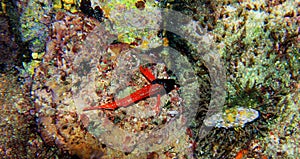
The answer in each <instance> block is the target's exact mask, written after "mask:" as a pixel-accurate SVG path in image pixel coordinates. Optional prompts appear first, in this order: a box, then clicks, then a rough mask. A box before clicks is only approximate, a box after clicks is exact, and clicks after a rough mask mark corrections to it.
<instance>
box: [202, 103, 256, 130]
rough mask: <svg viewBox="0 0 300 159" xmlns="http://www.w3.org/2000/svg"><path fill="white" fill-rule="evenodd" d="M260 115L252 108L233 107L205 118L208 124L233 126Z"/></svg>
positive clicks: (224, 126)
mask: <svg viewBox="0 0 300 159" xmlns="http://www.w3.org/2000/svg"><path fill="white" fill-rule="evenodd" d="M258 117H259V112H258V111H257V110H254V109H250V108H243V107H237V108H231V109H226V110H225V112H220V113H218V114H214V115H212V116H210V117H208V118H206V119H205V120H204V124H205V125H206V126H214V127H218V128H221V127H223V128H231V127H237V126H242V127H243V126H244V125H245V124H246V123H248V122H252V121H254V120H255V119H256V118H258Z"/></svg>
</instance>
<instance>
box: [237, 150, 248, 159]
mask: <svg viewBox="0 0 300 159" xmlns="http://www.w3.org/2000/svg"><path fill="white" fill-rule="evenodd" d="M247 153H248V150H245V149H243V150H240V151H239V152H238V153H237V154H236V156H235V159H243V158H244V157H245V155H246V154H247Z"/></svg>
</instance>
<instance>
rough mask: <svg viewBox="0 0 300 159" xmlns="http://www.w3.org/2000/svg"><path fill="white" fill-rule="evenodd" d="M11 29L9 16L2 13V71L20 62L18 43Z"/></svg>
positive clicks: (0, 60) (0, 34) (0, 68)
mask: <svg viewBox="0 0 300 159" xmlns="http://www.w3.org/2000/svg"><path fill="white" fill-rule="evenodd" d="M9 29H10V25H9V19H8V17H7V16H4V15H0V56H1V58H0V72H4V71H7V70H9V69H11V68H12V66H13V65H15V64H18V62H19V61H18V59H17V56H19V54H20V52H19V50H18V44H17V43H16V42H15V36H14V35H13V34H12V33H11V31H10V30H9Z"/></svg>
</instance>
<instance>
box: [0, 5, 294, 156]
mask: <svg viewBox="0 0 300 159" xmlns="http://www.w3.org/2000/svg"><path fill="white" fill-rule="evenodd" d="M5 2H6V1H4V3H3V4H2V3H1V4H2V7H3V6H4V7H5ZM17 2H19V3H20V1H17ZM27 2H28V1H26V2H21V3H27ZM29 2H34V3H28V5H27V4H26V5H24V6H22V5H20V6H18V7H22V8H24V11H25V12H24V14H27V15H23V16H22V20H21V21H22V24H24V25H23V26H22V27H21V28H19V29H20V30H21V31H22V32H23V34H24V37H23V40H24V41H28V42H29V44H30V49H31V50H32V51H38V52H32V59H34V62H32V63H27V62H28V61H26V62H25V63H26V64H24V66H25V69H26V68H27V69H26V70H25V71H27V72H26V73H27V74H30V75H33V74H34V85H33V89H32V94H33V96H32V99H34V100H35V101H34V102H35V103H34V106H35V109H36V110H37V113H36V112H35V110H33V108H32V107H33V105H31V104H32V103H33V102H32V103H30V102H28V101H30V100H32V99H28V97H26V98H23V97H22V95H20V96H19V95H16V94H15V95H12V94H10V93H7V90H10V91H9V92H15V93H20V94H21V92H25V93H28V94H29V91H30V90H26V89H23V87H19V86H20V85H21V84H19V83H15V82H12V83H9V84H8V83H7V82H4V81H5V80H6V81H10V80H11V81H13V78H11V77H9V78H1V82H0V83H1V84H2V83H3V84H2V85H1V84H0V88H2V87H3V86H4V85H5V86H6V85H7V86H9V87H10V88H9V89H5V91H4V92H2V90H3V89H0V90H1V103H4V104H2V105H3V107H4V109H1V111H2V112H1V114H2V116H1V119H5V120H2V121H1V124H2V125H3V126H4V129H1V133H0V134H1V135H2V134H4V135H3V136H4V137H3V138H1V144H0V154H1V155H2V156H4V155H7V158H32V156H35V155H36V156H38V157H39V158H51V156H53V154H55V153H60V154H64V152H69V153H70V154H72V155H74V156H73V157H75V158H77V157H80V158H91V157H102V158H113V157H116V156H117V157H119V158H133V157H135V158H147V157H148V158H176V157H177V158H179V157H182V156H183V157H185V158H193V157H195V156H196V157H198V158H242V157H243V158H276V157H280V158H293V157H295V156H299V153H300V152H299V148H298V145H299V141H300V134H299V133H300V132H299V131H298V130H299V129H300V128H299V119H300V115H299V114H300V113H299V101H300V100H299V89H300V83H299V69H300V63H299V48H300V43H299V40H300V36H299V23H300V18H299V13H300V10H299V8H300V7H299V6H300V3H299V1H298V0H297V1H292V0H283V1H277V0H275V1H238V2H235V1H228V0H225V1H223V0H222V1H221V0H216V1H205V3H204V2H203V1H191V0H187V1H185V2H184V3H182V2H181V1H170V2H168V1H155V3H156V4H157V5H158V6H160V5H161V6H166V7H170V8H173V9H177V10H182V12H184V13H188V15H192V16H193V18H195V19H197V20H198V21H197V22H195V23H192V24H188V25H186V27H184V28H180V29H182V30H185V31H186V32H185V33H187V34H190V35H191V36H192V37H195V38H194V39H197V35H198V34H195V31H196V32H197V33H199V32H201V35H202V30H201V29H200V30H198V29H199V27H197V26H199V25H201V26H205V28H206V27H207V28H208V30H210V31H211V32H209V35H210V37H213V38H214V41H216V42H217V43H218V49H219V52H218V53H219V54H220V56H219V57H221V58H223V60H224V61H225V66H224V68H225V69H226V71H227V72H226V75H227V77H228V79H227V93H228V98H227V99H226V104H228V105H229V106H230V107H232V106H243V107H235V108H232V109H224V110H225V112H222V113H215V115H208V118H207V119H206V120H204V121H203V116H204V115H205V113H199V114H198V117H199V119H197V122H194V123H192V127H191V129H187V130H186V135H183V136H181V137H180V138H178V139H177V140H174V141H173V142H172V143H170V144H169V145H168V146H167V147H165V148H164V149H162V150H160V151H157V152H149V153H146V154H138V155H139V156H137V155H135V154H133V153H130V154H128V153H123V152H118V151H115V150H112V149H110V148H109V146H107V145H101V143H100V142H98V139H96V138H95V137H94V136H93V135H91V134H89V132H88V128H92V127H89V125H90V124H94V125H95V123H96V122H94V121H93V120H91V118H90V117H91V116H88V115H87V114H83V113H81V112H80V111H78V110H80V107H79V108H78V105H76V104H74V100H73V99H74V96H73V93H74V92H77V91H80V89H76V86H80V84H82V83H81V82H82V79H79V78H74V80H73V77H74V74H76V73H77V74H82V75H88V74H91V71H94V73H99V74H96V76H95V77H100V76H101V78H103V79H105V76H106V74H105V72H104V73H103V72H101V71H99V72H97V71H96V70H93V69H92V67H90V66H89V65H88V64H87V63H85V62H81V65H76V66H75V67H74V63H73V62H74V61H76V60H75V57H79V56H78V55H79V54H80V51H79V50H81V48H82V47H83V45H86V44H82V43H81V42H82V41H84V40H85V39H86V37H87V36H88V34H89V33H90V32H91V31H92V30H93V29H94V28H95V26H97V25H99V23H97V22H96V20H95V19H92V16H91V17H90V18H87V16H86V15H83V14H82V13H81V11H80V10H79V9H80V7H78V6H79V5H80V3H79V1H74V0H54V1H47V0H46V1H43V0H29ZM47 2H49V3H50V4H48V3H47ZM81 2H82V1H81ZM106 2H111V3H107V4H103V5H102V4H101V5H99V4H96V3H99V1H92V3H93V4H92V5H94V6H91V7H93V8H94V10H97V11H99V13H96V11H93V13H92V14H91V15H93V16H94V15H97V16H95V17H96V18H97V17H98V18H99V19H100V20H103V19H102V13H104V14H105V15H104V17H106V18H108V19H109V18H115V19H110V20H115V21H117V22H121V23H123V22H124V21H125V22H126V20H128V19H130V18H134V17H131V16H128V15H127V16H123V15H122V14H120V15H119V16H120V17H121V18H119V19H118V18H116V17H114V15H112V16H111V15H110V14H112V13H113V14H115V13H119V11H122V10H123V9H124V8H135V7H136V8H137V9H140V10H144V11H149V10H147V7H149V4H150V3H151V2H152V1H151V0H147V1H146V2H145V1H139V0H138V2H139V3H137V2H136V1H135V0H125V1H117V0H112V1H106ZM21 3H20V4H21ZM51 3H52V4H53V5H52V6H53V9H54V10H52V8H47V6H51ZM103 3H105V2H103ZM123 3H124V4H123ZM193 3H195V4H193ZM42 4H43V5H45V4H46V5H45V6H46V7H45V6H44V7H41V6H42ZM33 5H34V6H33ZM151 5H152V4H151ZM28 6H29V7H28ZM99 6H101V9H103V12H102V10H101V11H100V9H99V8H96V7H99ZM27 7H28V8H27ZM145 8H146V9H145ZM49 9H50V10H51V12H50V13H51V16H46V17H45V18H44V19H43V17H44V15H47V14H49ZM35 10H36V12H32V11H35ZM65 10H68V11H70V12H74V13H75V12H79V13H77V14H70V13H68V12H67V13H66V12H64V11H65ZM111 10H113V11H112V12H111ZM149 14H152V13H151V12H149ZM31 15H33V16H31ZM136 16H139V15H136ZM33 17H35V18H34V19H36V21H33V22H32V20H33V19H32V18H33ZM148 17H150V19H151V18H153V19H155V18H157V17H154V16H153V15H152V16H148ZM158 17H159V16H158ZM122 18H124V19H125V20H124V19H122ZM99 19H98V20H99ZM140 19H142V20H143V17H139V18H137V19H135V20H137V21H138V20H140ZM49 20H51V21H49ZM100 20H99V21H100ZM0 22H3V23H0V25H2V26H1V31H2V27H3V32H1V33H3V34H1V41H0V42H2V43H1V44H4V45H2V46H4V47H3V49H2V50H1V51H3V52H1V51H0V52H1V55H4V56H2V57H3V58H2V57H1V58H0V64H1V62H3V63H9V67H11V66H13V65H12V64H13V60H14V59H15V55H16V54H14V53H12V52H13V51H15V50H16V49H15V46H16V45H15V43H14V42H13V39H11V38H8V37H11V36H10V35H11V34H10V32H9V31H7V28H8V27H9V26H8V25H7V24H8V23H7V21H5V20H4V21H1V20H0ZM134 22H136V21H134ZM154 22H155V20H154ZM130 24H131V23H130ZM133 24H137V23H133ZM169 24H170V23H169ZM169 24H168V25H169ZM31 27H33V29H32V30H30V28H31ZM128 28H129V27H123V28H122V27H121V28H118V30H117V31H116V32H118V31H123V30H122V29H124V30H125V31H127V32H128V33H127V34H120V35H119V37H118V40H120V41H121V42H123V43H121V44H120V45H114V46H110V47H109V49H107V51H109V52H110V53H112V52H113V53H112V55H113V56H111V57H109V58H112V59H114V58H116V56H115V54H123V53H124V55H125V53H126V52H127V51H128V50H129V49H130V47H132V45H130V44H129V43H131V42H133V41H134V40H136V39H135V38H136V37H142V41H139V42H140V43H137V44H138V45H139V46H137V47H140V48H143V49H144V50H147V49H148V48H149V47H150V48H151V47H152V46H154V44H158V42H159V40H160V39H159V38H153V37H151V36H153V35H156V34H157V32H155V31H154V32H151V33H147V32H131V31H132V30H130V29H128ZM110 33H113V32H110ZM102 34H104V32H100V34H99V37H98V38H97V39H98V40H101V39H102V38H101V36H102ZM2 35H3V36H2ZM36 35H38V36H40V37H43V38H41V39H35V36H36ZM147 35H151V36H147ZM167 35H168V34H167ZM105 36H107V37H109V36H108V35H105ZM172 36H173V35H169V36H168V37H167V38H165V39H164V43H163V46H165V47H166V46H169V45H173V46H174V41H172V40H170V39H172V38H170V37H172ZM45 37H47V40H46V39H44V38H45ZM144 37H147V38H144ZM154 37H156V36H154ZM210 37H208V36H206V37H205V38H207V40H206V41H207V42H210V40H212V38H210ZM204 41H205V40H203V41H202V40H201V42H199V44H202V46H204V48H202V49H203V52H206V51H210V49H211V48H210V47H211V46H210V45H208V44H207V43H205V42H204ZM93 42H95V43H97V41H96V40H95V41H93ZM193 42H195V43H197V41H196V40H195V41H193ZM46 43H47V47H46V50H44V46H45V44H46ZM124 43H125V44H124ZM160 44H161V43H160ZM5 46H9V47H5ZM182 46H183V45H180V47H177V48H180V49H182V48H184V47H182ZM97 47H100V48H101V47H102V46H97ZM10 49H12V50H10ZM103 49H104V48H103ZM105 49H106V48H105ZM105 49H104V50H105ZM183 50H184V49H183ZM89 51H93V50H89ZM43 52H45V56H43V55H44V54H43ZM85 53H86V54H89V52H85ZM164 53H165V54H166V55H168V51H166V52H164ZM191 54H192V56H189V58H190V59H192V60H194V61H195V67H194V69H195V70H196V72H197V74H200V75H203V74H204V76H205V75H207V74H206V73H207V72H206V71H203V69H201V68H200V67H202V66H203V64H202V62H201V60H200V59H201V58H203V57H202V55H200V54H198V53H197V52H192V53H191ZM127 55H128V54H127ZM42 57H43V58H42ZM128 57H132V56H128ZM29 58H31V56H29ZM145 58H149V57H146V56H145ZM216 58H217V56H216ZM98 59H99V58H98ZM213 59H214V58H211V60H213ZM79 61H80V60H79ZM86 61H89V59H86ZM96 62H97V61H96ZM96 62H95V63H96ZM105 62H107V57H105V58H103V59H102V60H101V61H100V65H99V66H100V67H99V68H98V69H100V70H106V69H110V68H114V66H115V65H113V64H111V63H105ZM79 63H80V62H79ZM130 63H131V62H130ZM212 63H214V62H212ZM27 64H28V65H27ZM40 64H41V65H40ZM39 65H40V66H39ZM2 66H3V65H1V66H0V67H1V69H2V68H3V67H2ZM27 66H29V67H27ZM79 67H84V68H86V69H85V71H82V70H81V69H79V70H78V68H79ZM106 67H107V68H106ZM206 67H207V65H206ZM104 68H105V69H104ZM154 68H155V69H154V73H156V75H158V76H159V77H166V78H169V77H172V76H169V75H167V74H166V73H165V72H164V71H159V70H164V69H163V68H168V67H166V66H165V65H161V64H159V65H156V66H155V67H154ZM35 69H36V71H35ZM214 69H218V67H216V68H213V69H211V70H214ZM77 70H78V72H76V73H74V72H75V71H77ZM34 71H35V72H34ZM126 71H128V70H126ZM131 72H132V73H134V74H136V76H135V77H134V78H135V79H143V76H141V75H140V73H139V71H137V70H135V71H131ZM203 72H204V73H203ZM108 73H109V72H108ZM100 74H101V75H100ZM183 75H184V76H189V73H188V72H186V74H183ZM0 76H1V77H2V76H4V75H3V74H1V75H0ZM207 76H208V75H207ZM4 79H5V80H4ZM116 79H118V77H116ZM203 79H205V80H203V81H201V80H199V81H198V82H199V85H201V86H200V87H199V88H201V89H203V90H201V91H203V92H205V91H207V92H210V90H209V89H208V88H207V87H206V86H207V84H208V83H210V82H209V80H211V79H210V78H209V77H208V78H205V77H203ZM2 80H3V81H2ZM15 80H16V79H15ZM85 80H86V81H88V79H85ZM212 80H213V82H214V80H216V79H212ZM108 81H110V80H109V79H105V80H100V79H99V81H97V82H99V83H98V84H99V87H98V88H106V87H107V86H109V85H110V82H108ZM30 82H31V81H30ZM72 82H75V84H74V83H73V84H74V85H72ZM76 82H77V83H76ZM123 82H124V81H121V83H122V84H124V83H125V82H124V83H123ZM135 82H137V83H134V84H136V85H138V86H141V85H143V84H145V81H143V80H136V81H135ZM223 82H224V81H223ZM131 84H132V83H131ZM136 85H135V86H134V85H133V86H130V87H127V88H126V89H124V91H121V92H120V93H119V94H118V95H120V96H126V95H128V92H132V91H134V90H135V88H136ZM88 87H89V85H87V86H86V88H87V89H86V91H91V90H93V92H91V93H92V94H93V95H95V94H96V95H95V96H92V97H95V98H91V99H92V100H89V101H91V103H89V105H88V106H93V105H96V104H98V103H101V102H106V101H104V100H103V101H102V100H97V101H96V102H94V101H93V100H94V99H99V96H97V94H101V91H102V90H99V89H98V90H96V91H95V90H94V89H91V90H88ZM19 88H22V90H19ZM110 88H112V89H111V90H114V89H116V87H110ZM191 88H192V87H191ZM207 92H205V93H202V92H200V95H199V96H200V97H201V100H202V99H204V98H209V96H210V95H209V93H207ZM81 93H82V94H84V93H85V92H81ZM26 95H27V94H26ZM172 95H174V96H172V97H173V98H171V99H172V100H171V101H172V102H173V103H180V102H182V99H181V98H177V96H176V94H175V93H173V94H172ZM4 96H5V98H7V100H2V99H4V98H3V97H4ZM72 98H73V99H72ZM18 100H20V101H18ZM87 100H88V98H87ZM155 100H156V99H151V100H149V101H146V102H144V103H143V104H145V105H154V104H156V102H155ZM166 101H167V100H166ZM219 101H220V100H215V101H213V102H215V103H218V102H219ZM97 102H98V103H97ZM11 103H13V105H12V104H11ZM202 104H203V105H201V108H200V109H202V108H206V107H207V102H206V103H205V102H204V103H202ZM83 106H86V105H85V104H84V105H82V106H81V107H83ZM202 106H203V107H202ZM135 108H136V107H134V106H133V107H128V109H127V110H126V111H135V112H137V114H140V115H141V116H145V115H151V114H153V111H152V110H151V109H150V110H149V111H147V113H145V112H142V111H137V110H143V109H147V108H144V107H140V108H138V109H135ZM250 108H253V109H250ZM28 109H30V110H29V112H27V111H28ZM148 109H149V108H148ZM148 109H147V110H148ZM123 110H125V109H123ZM123 110H122V109H119V110H116V112H113V113H112V112H110V111H103V112H104V113H106V115H108V116H109V117H110V118H111V119H110V121H113V122H115V123H118V124H119V125H121V126H124V127H125V128H128V129H130V128H133V131H136V130H138V131H140V130H144V129H147V128H148V129H151V126H152V125H153V124H158V125H160V124H161V123H163V122H165V121H167V120H165V119H173V118H174V117H175V118H176V116H177V115H178V114H180V113H181V112H180V109H170V108H164V110H163V111H162V113H166V115H163V116H162V117H161V118H159V119H155V120H152V119H151V120H145V121H142V120H139V119H138V118H128V119H129V120H130V121H129V122H125V124H124V122H122V119H126V118H125V117H126V115H124V113H123V112H124V111H123ZM97 112H102V111H97ZM97 112H89V113H90V114H92V113H94V116H93V117H95V120H96V119H97V117H98V116H99V114H100V115H101V113H99V114H97ZM258 112H259V113H258ZM104 113H102V114H104ZM28 114H29V116H27V115H28ZM24 115H25V116H24ZM97 115H98V116H97ZM209 116H210V117H209ZM258 116H259V117H258ZM257 117H258V118H257ZM253 120H254V121H253ZM35 121H37V122H38V124H39V125H38V128H39V129H38V131H39V134H40V135H42V137H43V138H40V137H39V134H34V133H33V134H32V133H31V132H30V131H27V130H28V129H29V127H30V128H32V127H35V125H34V124H35ZM104 122H105V121H104ZM143 122H144V123H143ZM151 122H153V123H151ZM202 122H204V124H206V126H209V127H213V126H216V127H215V128H214V129H213V130H211V131H209V133H208V134H207V137H206V138H204V139H203V140H200V139H199V137H198V135H199V134H200V133H201V131H199V130H200V129H199V127H197V126H198V124H199V123H200V124H201V123H202ZM149 123H150V124H149ZM31 124H32V125H31ZM122 124H124V125H122ZM151 124H152V125H151ZM147 126H148V127H147ZM149 127H150V128H149ZM29 130H32V129H29ZM174 131H176V129H175V130H174ZM114 133H116V132H114ZM29 136H30V138H29ZM163 137H165V136H155V140H153V141H154V142H157V141H158V142H159V143H160V141H161V140H159V139H160V138H163ZM114 140H115V141H118V139H117V138H115V139H114ZM44 141H45V142H44ZM132 141H134V140H133V138H130V137H128V136H127V137H125V138H124V140H122V142H120V143H119V144H120V145H121V144H123V142H124V143H126V142H132ZM278 143H280V144H278ZM45 144H46V146H45ZM20 145H26V146H28V147H26V151H25V149H24V147H25V146H20ZM132 145H135V143H133V144H132ZM44 146H45V147H44ZM56 146H59V148H57V147H56ZM37 147H38V148H40V147H41V149H38V148H37ZM133 147H134V146H132V147H124V148H125V149H127V152H130V151H132V150H133V149H134V148H133ZM182 148H186V149H184V150H182ZM29 149H30V151H28V150H29ZM49 152H50V154H49ZM18 155H19V156H18ZM26 155H27V156H26ZM187 156H188V157H187ZM64 157H66V158H68V157H67V156H64ZM58 158H60V157H58Z"/></svg>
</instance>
